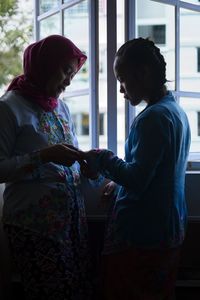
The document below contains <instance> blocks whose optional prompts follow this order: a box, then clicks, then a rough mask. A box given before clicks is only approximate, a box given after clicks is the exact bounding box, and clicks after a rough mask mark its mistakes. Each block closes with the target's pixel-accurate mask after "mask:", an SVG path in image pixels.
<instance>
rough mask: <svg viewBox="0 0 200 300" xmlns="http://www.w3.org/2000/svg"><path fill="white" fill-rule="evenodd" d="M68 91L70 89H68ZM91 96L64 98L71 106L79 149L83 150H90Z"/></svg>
mask: <svg viewBox="0 0 200 300" xmlns="http://www.w3.org/2000/svg"><path fill="white" fill-rule="evenodd" d="M67 89H68V88H67ZM88 99H89V95H85V96H77V97H67V96H66V95H64V96H63V100H64V101H66V103H67V105H68V106H69V110H70V113H71V116H72V119H73V122H74V125H75V131H76V134H77V138H78V143H79V147H80V149H82V150H89V148H90V140H89V102H88Z"/></svg>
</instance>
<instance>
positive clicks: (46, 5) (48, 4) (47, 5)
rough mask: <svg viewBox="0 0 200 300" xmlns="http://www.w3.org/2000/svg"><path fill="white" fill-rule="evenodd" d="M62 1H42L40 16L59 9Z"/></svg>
mask: <svg viewBox="0 0 200 300" xmlns="http://www.w3.org/2000/svg"><path fill="white" fill-rule="evenodd" d="M59 2H60V0H54V1H52V0H40V6H39V10H40V14H42V13H45V12H47V11H48V10H51V9H53V8H58V5H59Z"/></svg>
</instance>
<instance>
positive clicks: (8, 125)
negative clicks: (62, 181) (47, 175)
mask: <svg viewBox="0 0 200 300" xmlns="http://www.w3.org/2000/svg"><path fill="white" fill-rule="evenodd" d="M18 134H19V128H18V124H17V121H16V118H15V115H14V114H13V113H12V111H11V110H10V109H9V107H8V106H7V105H6V104H5V103H3V102H0V182H1V183H3V182H9V181H15V180H20V179H23V178H24V177H25V176H26V177H27V176H29V177H31V178H38V176H39V172H38V168H39V167H40V166H41V164H45V163H48V162H53V163H56V164H62V165H65V166H71V165H72V164H73V163H74V162H75V160H77V159H78V158H79V153H78V151H76V150H75V148H74V149H71V148H69V147H67V145H65V144H57V145H51V146H49V147H47V148H45V149H41V150H37V151H33V152H32V153H27V154H24V155H15V154H14V152H15V145H16V142H17V136H18ZM30 142H31V140H27V143H30Z"/></svg>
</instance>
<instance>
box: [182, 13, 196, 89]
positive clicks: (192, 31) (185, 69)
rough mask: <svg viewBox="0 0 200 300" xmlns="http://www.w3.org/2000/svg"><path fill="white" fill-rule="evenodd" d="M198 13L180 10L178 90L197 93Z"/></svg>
mask: <svg viewBox="0 0 200 300" xmlns="http://www.w3.org/2000/svg"><path fill="white" fill-rule="evenodd" d="M199 28H200V13H197V12H194V11H190V10H185V9H181V10H180V89H181V90H183V91H192V92H199V90H200V89H199V87H200V39H199Z"/></svg>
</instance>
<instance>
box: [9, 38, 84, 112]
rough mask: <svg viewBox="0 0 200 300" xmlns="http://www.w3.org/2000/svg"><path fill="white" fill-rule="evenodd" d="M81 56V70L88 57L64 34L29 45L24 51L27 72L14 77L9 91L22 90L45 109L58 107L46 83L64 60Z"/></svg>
mask: <svg viewBox="0 0 200 300" xmlns="http://www.w3.org/2000/svg"><path fill="white" fill-rule="evenodd" d="M73 58H78V70H79V69H80V68H81V67H82V65H83V64H84V62H85V61H86V59H87V56H86V55H85V54H83V53H82V52H81V51H80V50H79V49H78V48H77V47H76V46H75V45H74V44H73V43H72V41H70V40H69V39H67V38H65V37H63V36H61V35H50V36H48V37H47V38H44V39H42V40H40V41H38V42H35V43H33V44H31V45H29V46H28V47H27V48H26V50H25V51H24V61H23V69H24V74H23V75H20V76H17V77H15V78H14V79H13V81H12V82H11V84H10V85H9V87H8V89H7V90H8V91H9V90H19V91H20V92H21V93H22V94H23V95H25V96H28V97H29V98H30V100H31V101H34V102H36V103H38V104H39V105H40V106H41V107H42V108H43V109H44V110H45V111H52V110H54V108H55V107H56V106H57V104H58V102H57V99H56V98H52V97H47V96H46V95H45V89H46V83H47V82H48V80H49V79H50V77H52V76H53V74H54V73H55V72H56V71H57V69H58V67H59V66H60V65H61V64H62V62H63V61H65V62H66V61H67V60H68V59H69V60H70V59H73Z"/></svg>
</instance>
